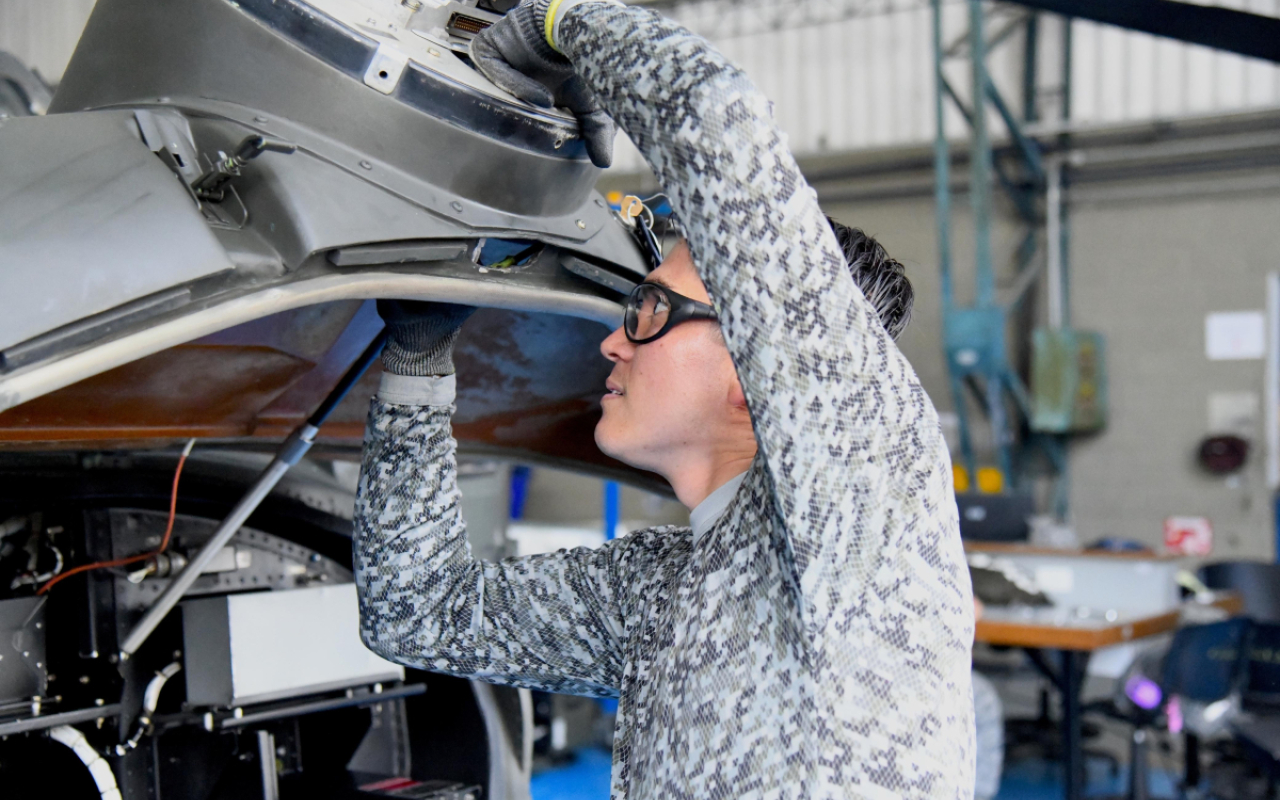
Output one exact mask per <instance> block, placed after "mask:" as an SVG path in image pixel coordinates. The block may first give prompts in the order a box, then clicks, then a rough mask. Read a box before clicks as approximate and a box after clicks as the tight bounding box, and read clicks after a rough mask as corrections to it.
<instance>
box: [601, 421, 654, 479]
mask: <svg viewBox="0 0 1280 800" xmlns="http://www.w3.org/2000/svg"><path fill="white" fill-rule="evenodd" d="M616 427H617V426H616V424H614V425H611V424H609V420H608V418H607V417H605V418H603V419H601V420H600V421H599V422H597V423H596V447H598V448H600V452H602V453H604V454H605V455H606V456H608V457H609V458H616V459H617V460H619V461H621V462H622V463H624V464H626V465H627V466H630V467H636V468H637V469H646V467H644V466H642V465H640V464H637V463H636V462H635V460H634V459H633V458H631V457H629V455H628V453H629V452H630V450H631V448H628V447H627V446H626V444H625V437H624V436H621V435H619V434H620V432H619V431H617V430H615V428H616Z"/></svg>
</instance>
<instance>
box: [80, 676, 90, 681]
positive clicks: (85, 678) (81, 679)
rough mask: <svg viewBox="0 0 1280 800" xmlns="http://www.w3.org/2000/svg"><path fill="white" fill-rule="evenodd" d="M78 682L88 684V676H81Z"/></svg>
mask: <svg viewBox="0 0 1280 800" xmlns="http://www.w3.org/2000/svg"><path fill="white" fill-rule="evenodd" d="M80 682H81V683H88V682H89V676H88V675H81V676H80Z"/></svg>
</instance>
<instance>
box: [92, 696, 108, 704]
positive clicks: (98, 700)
mask: <svg viewBox="0 0 1280 800" xmlns="http://www.w3.org/2000/svg"><path fill="white" fill-rule="evenodd" d="M93 704H94V705H95V706H105V705H106V704H107V703H106V701H104V700H103V699H102V698H101V697H99V698H98V699H97V700H94V701H93Z"/></svg>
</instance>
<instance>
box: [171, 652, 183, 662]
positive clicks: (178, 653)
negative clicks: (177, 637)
mask: <svg viewBox="0 0 1280 800" xmlns="http://www.w3.org/2000/svg"><path fill="white" fill-rule="evenodd" d="M180 658H182V651H181V650H174V651H173V660H174V661H177V660H178V659H180Z"/></svg>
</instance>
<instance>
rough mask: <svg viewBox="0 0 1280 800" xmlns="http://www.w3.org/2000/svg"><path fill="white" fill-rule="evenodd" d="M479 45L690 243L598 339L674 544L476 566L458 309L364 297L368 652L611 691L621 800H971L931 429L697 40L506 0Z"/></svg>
mask: <svg viewBox="0 0 1280 800" xmlns="http://www.w3.org/2000/svg"><path fill="white" fill-rule="evenodd" d="M472 52H473V56H474V58H475V61H476V63H477V66H479V67H480V68H481V69H482V70H484V71H485V73H486V74H487V75H489V76H490V78H492V79H493V80H495V82H498V83H499V84H500V85H501V86H503V87H504V88H506V89H508V90H509V91H512V92H514V93H517V94H519V95H520V96H522V97H524V98H525V99H528V100H530V101H531V102H538V103H542V104H544V105H545V104H549V103H551V102H552V100H553V99H555V100H558V101H559V103H560V104H562V105H566V106H568V107H570V108H572V109H574V110H575V113H577V114H578V115H579V119H580V121H581V123H582V131H583V136H584V139H585V140H586V142H587V146H588V151H589V152H590V153H591V155H592V158H593V159H594V160H596V161H597V163H606V162H607V161H608V155H609V149H608V148H609V146H610V142H611V135H612V134H611V128H610V123H609V119H608V118H610V117H611V118H612V119H613V120H614V121H616V122H617V123H618V124H619V125H621V127H622V128H623V129H624V130H625V131H626V132H627V134H628V135H629V136H630V137H631V139H632V141H633V142H635V143H636V145H637V146H638V147H639V148H640V151H641V152H642V153H643V154H644V155H645V157H646V158H647V159H648V161H649V163H650V165H651V166H652V167H653V168H654V172H655V174H656V175H657V177H658V179H659V181H660V182H661V183H662V185H663V187H664V189H665V190H666V192H667V194H668V196H669V197H670V199H671V204H672V207H673V208H674V209H675V211H676V212H677V214H678V215H679V217H680V220H681V222H682V223H683V226H684V229H685V233H686V239H685V240H684V242H683V243H682V244H681V246H679V247H677V249H676V250H675V251H674V252H673V253H671V254H670V255H669V256H668V257H667V258H666V260H665V261H664V262H663V264H662V265H661V267H660V268H658V269H657V270H655V271H654V272H653V273H652V274H650V275H649V277H648V278H647V279H646V283H645V284H644V285H642V287H641V288H640V289H638V290H637V292H636V293H633V295H632V297H631V298H630V299H629V301H628V308H627V314H626V324H625V325H624V326H623V328H622V329H620V330H619V331H615V332H614V333H613V334H612V335H610V336H609V337H608V338H607V339H606V340H605V342H604V343H603V345H602V351H603V352H604V354H605V355H606V356H607V357H608V358H609V359H611V360H612V361H613V362H614V365H615V366H614V369H613V372H612V374H611V375H610V378H609V381H608V392H609V394H608V395H607V396H606V397H605V398H604V399H603V401H602V404H603V407H604V411H603V417H602V419H601V421H600V423H599V426H598V427H597V430H596V439H597V442H598V444H599V445H600V447H601V449H602V450H604V451H605V452H606V453H609V454H611V455H613V456H615V457H617V458H619V459H621V460H623V461H626V462H627V463H630V464H632V465H634V466H637V467H640V468H642V469H650V470H653V471H655V472H658V473H659V474H661V475H663V476H664V477H665V478H666V479H667V480H668V481H670V483H671V485H672V487H673V488H674V490H675V492H676V495H677V496H678V497H679V498H680V500H681V502H683V503H684V504H685V505H687V506H688V507H690V508H691V509H692V513H691V522H692V530H690V529H688V528H670V527H668V528H657V529H651V530H644V531H638V532H636V533H633V534H631V535H629V536H626V537H623V538H621V539H618V540H615V541H612V542H609V543H607V544H606V545H604V546H603V547H601V548H599V549H596V550H587V549H579V550H575V551H572V552H563V551H562V552H559V553H555V554H550V555H544V556H535V557H531V558H523V559H509V560H507V561H503V562H501V563H487V562H479V561H476V560H474V559H473V558H472V557H471V554H470V551H469V550H468V548H467V544H466V535H465V529H464V526H463V524H462V520H461V519H460V517H459V515H458V492H457V484H456V472H455V462H454V452H455V443H454V442H453V440H452V438H451V437H450V429H449V415H450V413H451V411H452V407H451V403H452V401H453V398H454V377H453V375H452V372H453V368H452V364H451V361H450V352H451V348H452V344H453V341H454V340H455V339H456V337H457V333H458V329H459V328H460V326H461V324H462V322H463V321H464V320H465V318H466V316H467V314H468V313H469V310H468V309H461V308H458V307H456V306H434V307H430V308H429V309H428V310H427V312H426V313H422V310H421V307H412V306H408V305H404V304H393V303H385V304H382V309H383V310H384V312H385V317H386V318H387V322H388V325H389V327H390V328H391V339H390V342H389V344H388V350H387V353H386V354H385V355H384V364H385V366H386V368H387V373H388V374H386V376H385V377H384V381H383V385H382V388H381V390H380V391H379V396H378V398H377V399H376V400H375V401H374V403H373V408H372V411H371V413H370V421H369V429H368V433H367V438H366V450H365V462H364V471H363V474H362V477H361V485H360V495H359V500H358V504H357V516H356V541H355V557H356V580H357V585H358V587H359V589H360V599H361V617H362V623H361V627H362V632H363V636H364V639H365V642H366V644H367V645H368V646H369V647H370V648H371V649H373V650H374V651H376V652H378V653H379V654H381V655H383V656H385V657H387V658H389V659H392V660H395V661H400V662H402V663H406V664H412V665H415V666H420V667H422V668H425V669H430V670H436V671H440V672H447V673H450V674H454V675H464V676H468V677H475V678H479V679H482V680H489V681H495V682H502V683H509V684H513V685H517V686H528V687H534V688H541V689H546V690H549V691H556V692H569V693H578V694H593V695H601V696H618V697H619V706H618V721H617V729H616V733H615V740H614V762H613V777H612V794H613V797H614V798H630V799H631V800H640V799H641V798H645V799H647V798H672V797H675V798H684V797H688V798H714V799H716V800H738V798H748V797H771V798H773V797H776V798H792V797H795V798H837V797H839V798H845V797H858V798H919V797H930V798H935V797H936V798H948V799H950V798H969V797H972V795H973V790H974V778H973V735H974V734H973V719H972V715H973V706H972V697H971V690H970V679H969V672H970V646H971V643H972V641H973V606H972V600H971V597H970V589H969V578H968V571H967V568H966V566H965V562H964V556H963V552H962V549H961V546H960V538H959V526H958V522H957V515H956V507H955V502H954V496H953V490H952V486H951V468H950V462H949V459H948V456H947V451H946V447H945V445H944V444H943V440H942V436H941V433H940V429H939V426H938V420H937V415H936V414H935V412H934V409H933V407H932V406H931V405H930V403H929V400H928V398H927V397H926V396H925V393H924V391H923V389H921V387H920V384H919V381H918V380H917V378H916V376H915V373H914V372H913V371H912V369H911V367H910V365H909V364H908V363H907V361H906V359H905V358H904V357H903V356H902V354H901V353H900V352H899V351H898V349H897V347H896V346H895V345H894V343H893V341H892V338H891V336H890V335H889V331H888V330H886V327H885V325H884V324H882V322H881V319H880V318H879V316H878V314H877V311H876V309H875V308H873V307H872V305H871V304H870V303H868V301H867V298H866V297H864V295H863V293H862V292H861V291H859V289H858V286H857V285H856V284H855V281H854V279H853V277H851V275H850V265H849V264H848V263H846V259H845V258H844V257H843V255H842V252H841V249H840V247H839V245H838V243H837V240H836V237H835V236H834V235H833V232H832V228H831V226H830V225H829V224H828V222H827V220H826V218H825V217H824V216H823V214H822V212H821V211H820V210H819V208H818V205H817V202H816V200H815V197H814V193H813V191H812V190H811V189H810V188H809V187H808V185H807V184H806V183H805V181H804V178H803V177H802V176H801V174H800V171H799V169H798V168H797V166H796V164H795V161H794V159H793V158H792V156H791V154H790V153H789V152H788V150H787V148H786V146H785V143H784V140H783V136H782V134H781V133H780V132H779V131H778V129H777V128H776V126H775V125H774V124H773V122H772V120H771V115H770V111H769V106H768V102H767V101H766V100H765V98H764V97H762V96H761V95H760V94H759V92H757V91H756V89H755V88H754V87H753V86H752V85H751V83H750V82H749V81H748V80H747V78H746V77H745V76H744V75H743V74H742V73H741V72H739V71H738V70H737V69H735V68H734V67H733V66H732V65H730V64H729V63H728V62H726V61H725V60H724V58H723V57H722V56H720V55H719V54H718V53H716V52H715V51H714V50H712V49H711V48H710V46H709V45H708V44H707V43H706V42H705V41H704V40H702V39H700V38H698V37H695V36H693V35H692V34H690V33H689V32H688V31H686V30H684V29H682V28H680V27H679V26H677V25H675V24H674V23H672V22H670V21H667V20H664V19H662V18H661V17H659V16H658V15H657V14H654V13H652V12H651V11H647V10H644V9H642V8H628V7H624V6H621V5H617V4H614V3H611V2H607V1H606V0H585V2H584V1H583V0H563V1H562V0H539V1H538V2H533V3H525V4H522V5H520V6H517V7H516V8H515V9H513V10H512V11H511V12H510V13H509V14H508V15H507V17H506V18H505V19H504V20H503V21H501V22H499V23H497V24H496V25H494V26H493V27H492V28H490V29H489V30H488V31H486V32H485V33H484V34H482V35H481V36H480V37H479V38H478V39H477V40H476V42H475V44H474V45H473V48H472ZM566 59H567V60H566ZM570 65H571V66H570ZM606 114H607V115H606ZM867 285H868V286H869V287H870V286H871V283H868V284H867ZM900 316H901V315H900ZM717 321H718V322H717ZM899 321H900V320H899ZM889 323H890V325H891V326H893V325H895V324H896V322H895V319H894V316H893V314H890V315H889Z"/></svg>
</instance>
